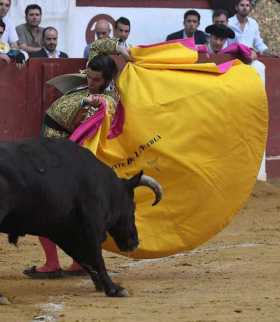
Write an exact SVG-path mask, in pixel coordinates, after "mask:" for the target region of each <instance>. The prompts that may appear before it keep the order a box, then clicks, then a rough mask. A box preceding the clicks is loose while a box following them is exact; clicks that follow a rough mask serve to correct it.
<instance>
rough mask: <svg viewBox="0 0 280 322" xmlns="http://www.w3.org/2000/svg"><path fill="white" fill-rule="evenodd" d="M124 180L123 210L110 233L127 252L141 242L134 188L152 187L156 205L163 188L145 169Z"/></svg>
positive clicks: (122, 249)
mask: <svg viewBox="0 0 280 322" xmlns="http://www.w3.org/2000/svg"><path fill="white" fill-rule="evenodd" d="M122 180H123V183H124V194H123V196H122V197H123V198H122V202H121V205H120V208H121V209H120V211H121V212H120V216H119V218H118V221H117V222H116V223H115V224H114V226H113V227H111V228H110V229H109V233H110V235H111V236H112V237H113V238H114V240H115V242H116V244H117V246H118V247H119V249H120V250H121V251H125V252H127V251H133V250H134V249H135V248H137V246H138V244H139V240H138V233H137V228H136V225H135V215H134V213H135V203H134V189H135V188H136V187H139V186H146V187H149V188H150V189H152V190H153V192H154V193H155V201H154V203H153V204H152V205H153V206H154V205H156V204H157V203H158V202H159V201H160V200H161V197H162V188H161V186H160V184H159V183H158V182H157V181H156V180H155V179H153V178H151V177H149V176H146V175H144V174H143V171H141V172H140V173H138V174H136V175H135V176H134V177H132V178H130V179H128V180H125V179H122Z"/></svg>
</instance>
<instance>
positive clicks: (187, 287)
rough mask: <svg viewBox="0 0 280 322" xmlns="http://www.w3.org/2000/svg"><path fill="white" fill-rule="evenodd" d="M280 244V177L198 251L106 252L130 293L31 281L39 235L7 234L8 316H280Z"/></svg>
mask: <svg viewBox="0 0 280 322" xmlns="http://www.w3.org/2000/svg"><path fill="white" fill-rule="evenodd" d="M279 246H280V185H279V182H276V183H273V184H272V183H270V184H269V183H263V182H258V183H257V184H256V186H255V189H254V192H253V194H252V196H251V198H250V200H249V202H248V204H247V205H246V207H245V208H244V209H243V210H242V211H241V212H240V214H239V215H238V216H236V217H235V218H234V220H233V222H232V223H231V224H230V225H229V226H228V227H227V228H226V229H225V230H224V231H223V232H221V233H220V234H218V235H217V236H216V237H215V238H213V239H212V240H210V241H209V242H208V243H206V244H204V245H203V246H202V247H200V248H197V249H195V250H194V251H192V252H187V253H184V254H179V255H177V256H171V257H169V258H163V259H160V260H143V261H136V260H130V259H127V258H122V257H119V256H116V255H114V254H111V253H106V255H105V257H106V258H105V259H106V263H107V267H108V269H109V270H110V272H111V273H112V275H113V278H114V280H115V281H116V282H119V283H121V284H122V285H123V286H125V287H126V288H127V289H128V290H129V292H130V297H128V298H120V299H115V298H113V299H112V298H107V297H105V296H104V295H103V294H100V293H96V292H95V290H94V287H93V285H92V283H91V281H90V280H89V278H87V277H76V278H64V279H60V280H48V281H43V280H42V281H39V280H30V279H28V278H26V277H24V276H23V274H22V270H23V269H24V268H25V267H27V266H30V265H31V264H32V265H39V264H40V261H41V260H42V254H41V250H40V248H39V247H38V243H37V239H36V238H35V237H27V238H22V239H21V240H20V242H19V247H18V248H15V247H14V246H11V245H9V244H8V243H7V241H6V236H5V235H2V236H1V239H0V254H1V256H0V261H1V265H0V289H1V292H3V293H4V294H5V295H6V296H7V297H8V298H9V299H10V301H11V302H12V304H11V305H5V306H4V305H3V306H0V321H1V322H25V321H28V322H31V321H51V322H54V321H57V322H58V321H59V322H72V321H73V322H78V321H85V322H87V321H95V322H97V321H98V322H101V321H102V322H105V321H106V322H107V321H114V322H125V321H129V322H130V321H145V322H146V321H161V322H166V321H183V322H214V321H215V322H216V321H217V322H225V321H226V322H229V321H230V322H231V321H246V322H247V321H248V322H258V321H262V322H269V321H273V322H275V321H280V276H279V273H280V257H279ZM69 262H70V260H69V258H68V257H66V256H62V263H63V266H66V265H67V264H68V263H69Z"/></svg>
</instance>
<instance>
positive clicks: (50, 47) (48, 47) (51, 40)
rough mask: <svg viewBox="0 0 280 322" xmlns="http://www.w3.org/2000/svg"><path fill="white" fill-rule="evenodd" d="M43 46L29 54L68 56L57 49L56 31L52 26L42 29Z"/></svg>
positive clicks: (40, 56)
mask: <svg viewBox="0 0 280 322" xmlns="http://www.w3.org/2000/svg"><path fill="white" fill-rule="evenodd" d="M42 37H43V48H42V49H41V50H39V51H35V52H33V53H31V54H30V57H32V58H44V57H45V58H68V55H67V54H66V53H64V52H63V51H59V50H57V40H58V31H57V30H56V29H55V28H54V27H47V28H45V29H44V30H43V34H42Z"/></svg>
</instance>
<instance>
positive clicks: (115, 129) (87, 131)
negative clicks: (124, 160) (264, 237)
mask: <svg viewBox="0 0 280 322" xmlns="http://www.w3.org/2000/svg"><path fill="white" fill-rule="evenodd" d="M105 116H106V102H105V100H104V99H101V104H100V106H99V109H98V111H97V112H96V113H95V114H94V115H92V116H91V117H90V118H88V119H87V120H86V121H85V122H84V123H82V124H81V125H80V126H79V127H78V128H77V129H76V130H75V131H74V132H73V133H72V135H71V136H70V138H69V139H70V140H71V141H74V142H77V143H79V144H83V143H84V141H85V140H86V139H89V138H92V137H94V135H95V134H96V132H97V131H98V129H99V128H100V126H101V124H102V122H103V120H104V118H105ZM123 124H124V108H123V106H122V104H121V103H119V104H118V105H117V108H116V113H115V115H114V118H113V121H112V125H111V127H110V130H109V134H108V136H107V138H108V139H113V138H115V137H117V136H118V135H120V134H121V133H122V130H123Z"/></svg>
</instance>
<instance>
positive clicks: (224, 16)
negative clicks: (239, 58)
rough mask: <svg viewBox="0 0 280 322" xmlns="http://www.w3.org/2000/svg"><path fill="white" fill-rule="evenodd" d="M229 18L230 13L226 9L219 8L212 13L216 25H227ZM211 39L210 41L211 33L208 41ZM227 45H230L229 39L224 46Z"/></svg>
mask: <svg viewBox="0 0 280 322" xmlns="http://www.w3.org/2000/svg"><path fill="white" fill-rule="evenodd" d="M228 19H229V14H228V12H227V11H226V10H224V9H217V10H215V11H214V12H213V15H212V22H213V24H216V25H220V24H221V25H225V26H227V25H228ZM205 31H206V30H205ZM206 35H207V32H206ZM209 41H210V35H207V42H208V43H209ZM227 46H228V39H227V40H226V41H225V42H224V46H223V48H226V47H227Z"/></svg>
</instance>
